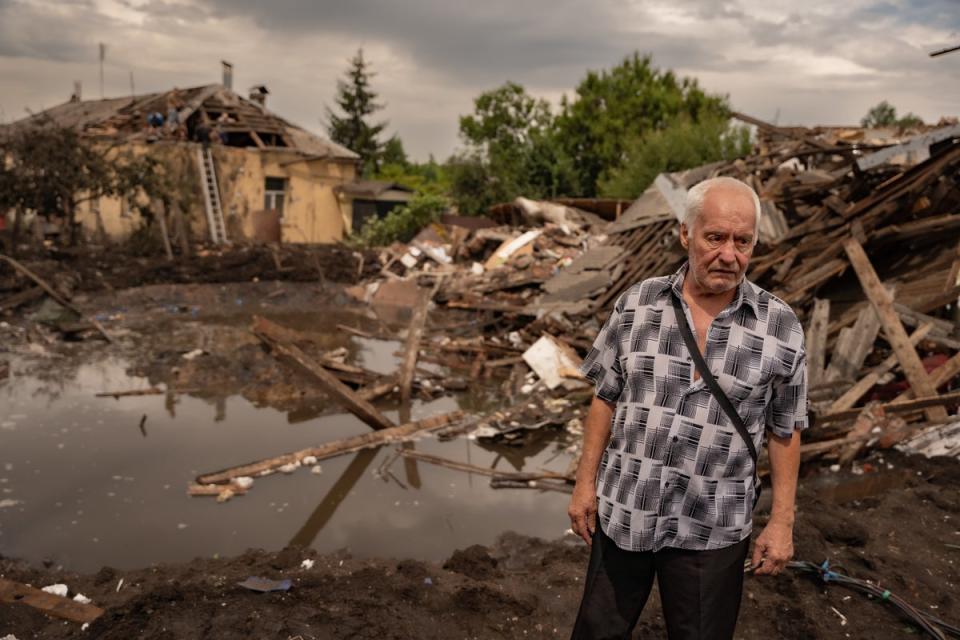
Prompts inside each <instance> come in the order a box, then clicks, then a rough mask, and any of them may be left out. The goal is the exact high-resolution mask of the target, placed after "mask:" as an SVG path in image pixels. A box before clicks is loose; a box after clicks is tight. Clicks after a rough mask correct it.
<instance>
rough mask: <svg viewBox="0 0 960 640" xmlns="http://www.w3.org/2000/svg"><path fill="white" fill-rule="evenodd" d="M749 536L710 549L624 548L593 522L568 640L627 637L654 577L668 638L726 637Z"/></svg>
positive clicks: (736, 604) (734, 620)
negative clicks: (587, 561) (580, 594)
mask: <svg viewBox="0 0 960 640" xmlns="http://www.w3.org/2000/svg"><path fill="white" fill-rule="evenodd" d="M749 547H750V539H749V538H747V539H746V540H743V541H742V542H739V543H737V544H735V545H733V546H730V547H725V548H723V549H716V550H713V551H686V550H683V549H663V550H661V551H657V552H653V551H624V550H623V549H621V548H619V547H618V546H617V545H616V544H615V543H614V542H613V540H611V539H610V538H609V537H607V535H606V534H604V533H603V531H602V530H601V529H600V523H599V522H598V523H597V530H596V532H595V533H594V535H593V546H592V550H591V552H590V566H589V567H588V569H587V578H586V580H585V581H584V590H583V600H582V601H581V603H580V612H579V613H578V614H577V622H576V624H575V625H574V628H573V640H602V639H607V638H610V639H613V638H616V639H618V640H620V639H628V638H630V633H631V632H632V631H633V628H634V627H635V626H636V624H637V620H638V619H639V618H640V612H641V611H643V606H644V605H645V604H646V602H647V597H648V596H649V595H650V590H651V589H652V588H653V578H654V576H656V577H657V584H658V586H659V587H660V601H661V603H662V605H663V617H664V618H665V619H666V622H667V636H668V637H669V638H670V640H694V639H696V640H730V639H731V638H733V630H734V628H735V627H736V626H737V614H738V613H739V611H740V595H741V593H742V592H743V562H744V560H745V559H746V557H747V549H748V548H749Z"/></svg>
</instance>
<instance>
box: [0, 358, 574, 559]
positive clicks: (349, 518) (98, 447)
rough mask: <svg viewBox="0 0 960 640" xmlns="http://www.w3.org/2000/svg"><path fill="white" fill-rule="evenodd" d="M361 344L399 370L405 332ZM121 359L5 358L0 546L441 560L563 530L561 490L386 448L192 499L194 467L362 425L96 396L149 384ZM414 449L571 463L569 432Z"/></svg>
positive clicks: (342, 418) (224, 404)
mask: <svg viewBox="0 0 960 640" xmlns="http://www.w3.org/2000/svg"><path fill="white" fill-rule="evenodd" d="M355 340H357V341H358V344H359V352H360V353H359V356H360V362H359V363H360V364H363V365H365V366H368V367H370V368H373V369H380V370H385V371H391V370H393V367H394V364H393V362H392V361H391V360H392V359H393V355H392V354H393V352H394V351H395V350H396V349H398V348H399V344H398V343H396V342H386V341H376V340H364V339H355ZM127 364H128V363H126V362H124V361H122V360H118V359H110V358H107V359H103V360H100V361H97V362H94V363H90V364H85V365H83V366H81V367H80V368H79V369H76V370H73V371H71V372H70V373H69V374H66V375H64V376H62V377H59V376H53V377H54V379H52V380H51V379H50V378H49V376H47V375H44V376H43V377H42V379H41V378H40V377H37V376H33V375H29V374H25V373H24V371H26V370H28V369H30V367H29V366H28V363H27V362H25V361H23V360H16V359H15V360H14V361H13V362H12V376H11V378H10V379H9V380H7V381H6V382H5V383H2V384H0V554H3V555H7V556H11V557H17V558H23V559H26V560H29V561H32V562H41V561H45V560H48V561H52V562H53V563H55V564H58V565H63V566H65V567H68V568H71V569H75V570H78V571H91V570H95V569H97V568H98V567H100V566H103V565H112V566H115V567H118V568H127V567H139V566H144V565H147V564H150V563H156V562H163V561H185V560H189V559H190V558H193V557H196V556H213V555H215V554H219V555H221V556H224V555H232V554H237V553H240V552H242V551H244V550H246V549H248V548H264V549H270V550H277V549H280V548H283V547H284V546H286V545H288V544H291V543H295V544H300V545H304V546H311V547H314V548H316V549H317V550H319V551H321V552H325V551H332V550H336V549H341V548H348V549H349V550H350V551H351V552H352V553H354V554H355V555H359V556H373V555H375V556H381V557H391V556H392V557H414V558H421V559H430V560H438V559H442V558H445V557H447V556H448V555H449V554H450V553H451V552H452V550H453V549H456V548H462V547H464V546H467V545H470V544H475V543H479V544H489V543H491V542H492V541H493V540H494V539H495V538H496V536H497V535H498V534H500V533H501V532H503V531H505V530H508V529H511V530H514V531H518V532H522V533H526V534H531V535H537V536H542V537H546V538H556V537H558V536H560V535H561V534H562V533H563V531H564V530H565V529H566V528H567V519H566V516H565V510H566V502H567V496H566V495H564V494H560V493H553V492H544V493H541V492H538V491H533V490H502V489H501V490H493V489H491V488H490V486H489V479H488V478H485V477H479V476H471V475H468V474H465V473H463V472H459V471H452V470H448V469H445V468H442V467H437V466H433V465H429V464H426V463H422V462H421V463H416V462H412V461H409V460H405V459H399V460H395V461H394V462H393V463H392V464H390V466H389V467H388V468H387V473H383V472H378V470H379V469H380V467H381V466H382V465H384V463H385V462H387V461H388V458H391V457H393V455H394V449H393V448H384V449H380V450H375V451H367V452H360V453H358V454H353V455H350V456H345V457H340V458H335V459H331V460H326V461H323V462H321V473H320V474H313V473H311V472H310V470H309V469H300V470H298V471H297V472H295V473H293V474H290V475H275V476H271V477H269V478H263V479H259V480H258V481H257V483H256V484H255V485H254V487H253V488H252V489H251V491H250V492H249V493H248V494H247V495H246V496H243V497H240V498H235V499H233V500H231V501H230V502H228V503H225V504H217V503H216V502H214V501H213V499H210V498H190V497H188V496H187V495H186V493H185V490H186V487H187V484H188V482H189V481H190V480H191V479H192V478H193V477H194V476H195V475H197V474H198V473H202V472H208V471H213V470H217V469H220V468H223V467H226V466H230V465H233V464H237V463H242V462H248V461H252V460H257V459H260V458H263V457H266V456H269V455H274V454H278V453H283V452H286V451H291V450H295V449H299V448H302V447H306V446H312V445H316V444H318V443H322V442H326V441H329V440H334V439H337V438H342V437H346V436H350V435H355V434H359V433H365V432H368V431H369V428H368V427H367V426H366V425H364V424H362V423H361V422H360V421H359V420H357V419H356V418H354V417H353V416H352V415H348V414H327V415H325V416H322V417H319V418H314V419H310V420H306V421H294V420H291V419H290V418H289V417H288V416H287V414H284V413H282V412H278V411H275V410H272V409H263V408H257V407H254V406H253V405H252V404H250V403H249V402H248V401H246V400H245V399H243V398H242V397H239V396H234V397H229V398H224V399H220V400H206V399H199V398H195V397H190V396H180V397H178V398H177V402H176V403H175V404H171V403H169V402H168V401H167V399H166V398H165V397H164V396H162V395H160V396H141V397H129V398H122V399H119V400H115V399H112V398H106V399H104V398H95V397H94V393H96V392H100V391H104V390H121V389H135V388H145V387H147V386H149V384H148V382H147V381H146V380H145V379H142V378H136V377H132V376H129V375H127V373H126V370H127V368H128V366H127ZM55 368H56V367H54V369H55ZM45 370H47V371H49V370H50V367H49V366H47V367H45ZM459 401H460V402H462V403H464V404H466V405H470V404H471V402H476V398H470V397H469V396H468V397H465V398H461V399H460V400H459ZM457 405H458V400H455V399H450V398H444V399H440V400H436V401H433V402H430V403H425V404H416V405H414V408H413V417H414V418H418V417H424V416H427V415H432V414H435V413H440V412H445V411H450V410H453V409H455V408H457ZM385 413H386V414H387V415H388V416H389V417H390V418H392V419H394V420H396V419H397V415H396V412H391V411H385ZM144 417H145V419H144ZM414 446H415V448H416V449H417V450H418V451H424V452H427V453H430V454H433V455H437V456H444V457H447V458H452V459H456V460H460V461H465V462H470V463H472V464H477V465H484V466H496V468H498V469H504V470H516V469H518V468H526V469H538V468H550V469H553V470H563V469H565V468H566V466H567V464H568V463H569V458H568V457H567V456H566V454H563V453H562V452H561V450H562V448H561V446H560V444H559V443H553V442H547V441H541V442H539V443H538V444H534V445H531V446H528V447H527V448H525V449H517V448H514V447H499V448H497V447H492V448H491V447H488V448H485V447H484V446H482V445H480V444H478V443H477V442H474V441H471V440H468V439H458V440H453V441H450V442H439V441H437V440H435V439H429V440H421V441H418V442H417V443H416V444H415V445H414ZM558 452H559V455H558Z"/></svg>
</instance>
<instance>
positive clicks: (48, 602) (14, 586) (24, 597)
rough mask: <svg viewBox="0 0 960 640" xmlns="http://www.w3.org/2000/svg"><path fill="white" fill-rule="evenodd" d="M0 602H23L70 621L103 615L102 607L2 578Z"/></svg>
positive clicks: (90, 619) (85, 620)
mask: <svg viewBox="0 0 960 640" xmlns="http://www.w3.org/2000/svg"><path fill="white" fill-rule="evenodd" d="M0 602H3V603H5V604H16V603H20V604H25V605H27V606H30V607H33V608H34V609H37V610H38V611H41V612H43V613H45V614H47V615H49V616H53V617H56V618H62V619H63V620H69V621H70V622H81V623H87V622H93V621H94V620H96V619H97V618H99V617H100V616H102V615H103V609H101V608H100V607H97V606H94V605H92V604H83V603H82V602H77V601H76V600H71V599H70V598H64V597H62V596H58V595H54V594H52V593H47V592H46V591H42V590H40V589H35V588H33V587H30V586H27V585H25V584H21V583H19V582H14V581H13V580H6V579H4V578H0Z"/></svg>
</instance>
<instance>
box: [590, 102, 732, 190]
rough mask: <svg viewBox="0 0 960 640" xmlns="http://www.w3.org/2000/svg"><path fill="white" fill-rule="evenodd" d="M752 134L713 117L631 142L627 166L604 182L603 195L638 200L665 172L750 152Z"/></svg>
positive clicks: (681, 121) (677, 123)
mask: <svg viewBox="0 0 960 640" xmlns="http://www.w3.org/2000/svg"><path fill="white" fill-rule="evenodd" d="M750 149H751V142H750V131H749V129H747V128H746V127H739V126H730V124H729V121H728V120H727V119H726V118H723V117H720V116H715V115H711V116H708V117H704V118H702V119H701V120H700V121H699V122H693V121H692V120H690V119H689V118H686V117H684V118H681V119H678V120H676V121H674V122H673V123H672V124H670V125H669V126H667V127H666V128H665V129H661V130H658V131H653V132H651V133H648V134H646V135H643V136H639V137H636V138H634V139H633V140H631V141H629V143H628V144H627V146H626V148H625V150H624V161H623V163H622V164H621V165H620V166H619V167H618V168H616V169H614V170H613V171H611V172H609V175H608V176H607V177H606V178H604V179H602V180H601V181H600V185H599V191H600V195H602V196H605V197H610V198H635V197H637V196H639V195H640V194H641V193H643V191H644V190H645V189H646V188H647V187H648V186H650V184H651V183H652V182H653V180H654V179H655V178H656V177H657V176H658V175H659V174H660V173H663V172H671V171H681V170H683V169H691V168H693V167H698V166H700V165H704V164H708V163H710V162H716V161H718V160H732V159H734V158H737V157H739V156H743V155H746V154H748V153H749V152H750Z"/></svg>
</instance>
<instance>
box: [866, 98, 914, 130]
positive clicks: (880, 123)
mask: <svg viewBox="0 0 960 640" xmlns="http://www.w3.org/2000/svg"><path fill="white" fill-rule="evenodd" d="M922 124H923V120H922V119H921V118H920V116H918V115H916V114H913V113H907V115H905V116H903V117H902V118H898V117H897V108H896V107H894V106H893V105H892V104H890V103H889V102H887V101H886V100H882V101H881V102H879V103H877V104H876V105H874V106H873V107H871V108H870V110H869V111H867V115H865V116H864V117H863V118H861V120H860V126H861V127H864V128H866V129H876V128H881V127H900V128H902V129H905V128H907V127H915V126H917V125H922Z"/></svg>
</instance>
